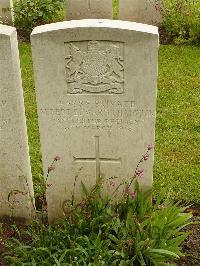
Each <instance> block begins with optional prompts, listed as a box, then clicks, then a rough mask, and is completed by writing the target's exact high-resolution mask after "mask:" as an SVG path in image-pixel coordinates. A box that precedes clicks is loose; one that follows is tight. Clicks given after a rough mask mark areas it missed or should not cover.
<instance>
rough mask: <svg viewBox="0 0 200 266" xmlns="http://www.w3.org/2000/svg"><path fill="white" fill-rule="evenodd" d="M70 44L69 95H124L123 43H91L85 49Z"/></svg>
mask: <svg viewBox="0 0 200 266" xmlns="http://www.w3.org/2000/svg"><path fill="white" fill-rule="evenodd" d="M78 44H79V43H78V42H77V44H76V43H75V42H71V43H65V45H66V53H67V54H66V58H65V62H66V64H65V67H66V82H67V92H68V93H69V94H83V93H86V94H89V93H99V94H101V93H102V94H105V93H109V94H122V93H123V92H124V58H123V43H118V42H116V43H114V42H112V43H110V42H105V41H88V42H86V47H85V49H84V48H83V47H79V46H78Z"/></svg>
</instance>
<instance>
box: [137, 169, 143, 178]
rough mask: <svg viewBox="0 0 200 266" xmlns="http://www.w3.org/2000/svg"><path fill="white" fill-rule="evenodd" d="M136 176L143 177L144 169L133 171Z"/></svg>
mask: <svg viewBox="0 0 200 266" xmlns="http://www.w3.org/2000/svg"><path fill="white" fill-rule="evenodd" d="M135 174H136V176H139V177H143V176H144V170H137V171H136V172H135Z"/></svg>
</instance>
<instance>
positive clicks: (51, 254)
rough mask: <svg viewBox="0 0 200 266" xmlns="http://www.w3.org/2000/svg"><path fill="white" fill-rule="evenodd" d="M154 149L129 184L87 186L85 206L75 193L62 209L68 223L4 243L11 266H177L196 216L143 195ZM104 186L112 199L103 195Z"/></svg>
mask: <svg viewBox="0 0 200 266" xmlns="http://www.w3.org/2000/svg"><path fill="white" fill-rule="evenodd" d="M151 149H152V146H151V145H150V146H148V150H147V152H146V153H145V155H143V156H142V158H141V160H140V161H139V163H138V166H137V169H136V170H135V175H134V177H133V178H132V179H131V180H130V181H129V182H120V183H119V184H117V179H116V178H112V179H107V180H106V179H105V178H100V179H99V180H97V183H96V184H95V186H94V187H93V188H92V189H91V190H88V189H87V188H86V186H85V185H84V184H83V183H82V189H83V197H82V200H81V201H80V202H78V201H77V200H76V197H75V195H74V193H72V199H71V200H68V201H66V202H64V203H63V212H64V213H65V219H64V220H60V221H57V222H56V224H54V225H50V226H48V225H45V224H44V223H41V222H35V223H33V224H32V225H31V226H29V227H28V228H27V230H26V231H25V230H24V228H22V229H19V228H17V227H15V228H14V229H13V230H15V238H11V239H10V240H7V241H5V243H6V244H5V246H6V248H7V252H6V253H4V258H5V259H6V260H7V261H8V263H10V265H48V266H49V265H94V266H98V265H99V266H100V265H109V264H111V265H136V266H137V265H148V266H150V265H156V266H157V265H173V264H172V263H173V261H174V260H176V259H178V258H179V257H180V256H182V255H183V254H182V253H181V243H182V242H183V241H184V239H185V238H186V237H187V235H188V233H187V232H183V231H182V229H183V228H184V227H185V226H186V225H187V224H189V219H190V218H191V215H190V214H188V213H184V209H183V208H181V207H179V206H178V204H172V203H170V201H169V200H165V201H164V202H163V201H162V199H161V198H160V199H159V198H158V199H157V200H156V202H155V203H154V204H153V203H152V200H151V193H150V192H146V193H145V192H143V191H141V190H140V188H139V183H138V180H139V179H140V178H143V170H141V169H140V166H141V164H142V163H143V162H144V161H146V160H148V158H149V151H150V150H151ZM55 158H56V159H60V158H58V157H55ZM55 161H56V160H55V159H54V161H53V163H52V165H51V166H50V168H49V169H48V174H49V173H50V171H53V170H54V167H55V166H54V163H55ZM105 182H106V183H109V184H110V186H111V188H112V189H113V192H112V193H111V194H108V195H106V194H105V192H103V187H104V186H105ZM75 185H76V180H75V182H74V186H75ZM116 198H118V199H119V200H117V201H116ZM170 263H171V264H170Z"/></svg>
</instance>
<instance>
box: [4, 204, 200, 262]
mask: <svg viewBox="0 0 200 266" xmlns="http://www.w3.org/2000/svg"><path fill="white" fill-rule="evenodd" d="M187 212H192V213H193V218H192V222H194V224H192V225H189V226H187V227H186V228H185V230H186V231H190V232H191V234H190V235H189V236H188V238H187V240H186V241H185V243H184V244H183V252H184V253H185V257H183V258H181V259H180V260H179V261H177V262H176V264H177V266H200V206H198V207H193V208H190V209H187ZM21 227H24V226H23V225H21ZM24 229H25V228H24ZM11 237H16V236H15V233H14V231H13V230H12V227H11V226H10V225H9V222H8V221H6V223H3V233H2V234H1V235H0V266H9V265H8V264H7V263H6V262H5V261H4V259H2V258H1V254H2V253H3V252H5V247H4V243H3V239H5V238H11Z"/></svg>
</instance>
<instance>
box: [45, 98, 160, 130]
mask: <svg viewBox="0 0 200 266" xmlns="http://www.w3.org/2000/svg"><path fill="white" fill-rule="evenodd" d="M40 110H41V114H42V115H43V116H47V117H49V118H50V119H51V120H52V121H53V123H59V124H60V125H62V128H64V130H66V131H67V130H70V129H74V128H75V129H94V130H95V129H97V130H115V129H116V130H124V129H126V130H129V131H134V130H135V129H136V128H137V127H138V126H140V125H142V124H143V123H144V122H147V121H148V120H149V121H154V118H155V113H154V112H153V111H152V110H148V109H141V108H139V106H137V104H136V102H135V101H131V100H124V101H119V100H103V99H102V100H100V99H99V100H94V101H93V100H71V101H64V102H63V101H62V102H59V103H58V104H57V106H56V107H55V108H42V109H40Z"/></svg>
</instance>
